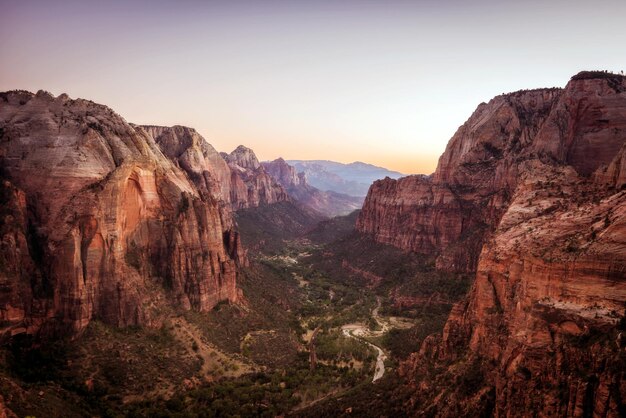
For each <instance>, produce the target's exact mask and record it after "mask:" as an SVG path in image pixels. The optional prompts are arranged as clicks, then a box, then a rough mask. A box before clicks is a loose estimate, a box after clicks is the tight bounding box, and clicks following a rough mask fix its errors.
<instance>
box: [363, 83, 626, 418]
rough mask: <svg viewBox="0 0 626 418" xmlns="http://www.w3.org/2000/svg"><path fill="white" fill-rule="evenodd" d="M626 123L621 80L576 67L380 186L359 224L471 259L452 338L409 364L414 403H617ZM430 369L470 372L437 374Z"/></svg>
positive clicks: (468, 412) (455, 409)
mask: <svg viewBox="0 0 626 418" xmlns="http://www.w3.org/2000/svg"><path fill="white" fill-rule="evenodd" d="M625 123H626V79H625V78H624V77H620V76H613V77H608V78H607V77H606V76H602V77H588V78H582V79H581V78H577V77H574V78H573V79H572V81H570V82H569V83H568V85H567V86H566V87H565V89H563V90H538V91H528V92H520V93H513V94H511V95H505V96H498V97H496V98H495V99H493V100H492V101H490V102H489V103H488V104H481V105H480V106H479V107H478V109H477V110H476V111H475V113H474V114H473V115H472V116H471V117H470V119H469V120H468V121H467V122H466V123H465V124H464V125H463V126H462V127H461V128H459V130H458V131H457V133H456V134H455V136H454V137H453V138H452V139H451V140H450V142H449V144H448V146H447V148H446V151H445V153H444V154H443V155H442V157H441V158H440V160H439V166H438V167H437V171H436V172H435V173H434V174H433V176H431V177H417V176H416V177H409V178H404V179H400V180H397V181H393V180H383V181H380V182H377V183H375V184H374V185H373V186H372V188H371V189H370V193H369V195H368V197H367V200H366V203H365V206H364V210H363V212H362V215H361V217H360V218H359V221H358V224H357V225H358V227H359V229H360V230H362V231H364V232H368V233H371V234H373V236H374V237H375V238H376V239H378V240H380V241H383V242H388V243H391V244H393V245H396V246H399V247H401V248H404V249H407V250H412V251H416V252H422V253H426V254H435V255H438V256H439V258H438V260H437V265H438V267H440V268H443V269H459V268H461V269H464V270H470V271H472V270H475V271H476V279H475V282H474V284H473V286H472V289H471V291H470V293H469V296H468V299H467V300H466V301H463V302H462V303H459V304H458V305H456V306H455V307H454V308H453V310H452V312H451V314H450V317H449V319H448V321H447V324H446V326H445V329H444V332H443V335H441V336H431V337H429V338H427V339H426V340H425V341H424V344H423V345H422V347H421V350H420V352H419V353H415V354H414V355H413V356H412V358H411V359H410V360H409V361H407V362H406V363H405V364H404V365H403V367H402V373H403V375H404V376H405V377H406V378H407V379H408V381H409V382H410V383H409V384H411V385H413V386H414V388H415V397H414V399H413V400H412V403H413V407H415V408H417V409H420V410H422V411H423V412H424V411H428V413H429V414H435V415H438V416H474V415H476V414H478V412H477V411H483V412H485V411H487V413H489V414H493V415H495V416H532V415H535V414H539V415H540V416H599V417H612V416H619V415H620V414H621V413H623V411H624V401H623V400H624V399H626V386H625V385H624V383H623V382H624V381H626V380H625V376H624V372H625V370H626V361H625V360H626V359H625V358H624V356H623V351H624V347H625V346H626V345H625V344H624V341H623V337H622V336H621V334H620V333H621V332H623V330H622V329H620V327H623V326H622V325H619V321H620V318H621V317H622V316H623V315H624V307H625V303H626V190H623V185H624V184H625V182H624V157H625V154H624V152H625V151H624V149H625V148H624V147H625V144H626V125H625ZM459 243H461V244H462V245H463V248H458V244H459ZM468 243H469V244H468ZM461 251H465V253H466V257H465V258H460V257H459V256H458V254H460V253H461ZM470 364H476V365H479V366H476V367H470V366H469V365H470ZM433 366H434V367H436V368H439V369H438V370H440V372H439V374H438V376H443V375H445V376H447V377H446V379H448V380H449V381H455V382H461V384H459V385H457V386H454V387H452V388H450V387H449V385H448V387H447V389H446V388H445V387H444V386H445V385H444V386H441V385H440V384H441V383H442V382H437V376H433V375H432V374H430V372H429V370H433ZM442 370H443V371H442ZM424 376H429V377H427V378H425V377H424ZM476 376H480V378H477V377H476ZM468 381H470V382H472V383H471V384H470V385H469V386H467V384H466V383H465V386H464V383H463V382H468Z"/></svg>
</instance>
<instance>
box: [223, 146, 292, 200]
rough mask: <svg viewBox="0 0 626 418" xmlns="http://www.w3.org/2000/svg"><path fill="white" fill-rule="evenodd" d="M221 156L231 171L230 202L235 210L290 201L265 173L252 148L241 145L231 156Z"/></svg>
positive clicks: (275, 182) (283, 191) (285, 193)
mask: <svg viewBox="0 0 626 418" xmlns="http://www.w3.org/2000/svg"><path fill="white" fill-rule="evenodd" d="M221 155H222V157H223V158H224V159H225V160H226V161H227V163H228V166H229V167H230V169H231V189H230V200H231V203H232V205H233V209H235V210H238V209H245V208H252V207H257V206H260V205H269V204H272V203H277V202H285V201H289V200H290V198H289V195H288V194H287V192H286V191H285V189H284V188H283V187H282V186H281V185H280V184H279V183H278V182H277V181H276V180H275V179H274V178H272V176H270V175H269V174H268V173H267V172H266V171H265V169H264V168H263V167H262V166H261V163H259V160H258V159H257V157H256V155H255V154H254V151H252V150H251V149H250V148H246V147H244V146H243V145H240V146H239V147H237V148H236V149H235V150H234V151H233V152H231V153H230V154H226V153H222V154H221Z"/></svg>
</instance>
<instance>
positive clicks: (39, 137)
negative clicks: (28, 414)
mask: <svg viewBox="0 0 626 418" xmlns="http://www.w3.org/2000/svg"><path fill="white" fill-rule="evenodd" d="M0 135H1V141H0V158H1V166H2V173H0V174H1V175H2V180H1V181H2V184H1V189H2V190H1V193H2V196H3V205H2V212H3V213H2V215H3V217H2V219H1V220H0V222H1V224H0V234H1V237H0V240H1V245H2V251H1V260H0V261H1V264H0V283H1V288H2V292H1V294H0V318H1V320H2V325H1V327H0V335H1V336H2V338H4V339H6V338H8V337H10V336H12V335H17V334H29V335H39V336H42V335H46V336H47V335H75V334H77V333H80V332H81V331H82V330H83V329H84V328H85V327H86V326H87V324H88V323H89V322H90V321H91V320H92V319H99V320H102V321H104V322H107V323H110V324H113V325H117V326H125V325H139V324H142V325H151V324H152V323H154V322H155V321H158V320H159V312H160V311H161V310H162V309H161V308H162V307H163V306H164V304H165V305H167V304H173V305H176V306H180V307H182V308H184V309H190V308H193V309H197V310H201V311H206V310H209V309H211V308H212V307H213V306H215V305H216V304H217V303H218V302H219V301H221V300H230V301H235V300H237V299H238V297H239V293H238V290H237V287H236V277H237V263H238V261H241V259H242V252H241V248H240V244H239V239H238V234H237V232H236V231H235V229H234V226H233V221H232V217H231V216H230V210H229V209H228V210H227V209H226V208H225V207H224V205H223V204H222V203H220V202H221V200H222V198H223V194H224V193H225V188H223V187H221V186H220V184H219V179H220V176H222V177H223V176H224V175H225V174H224V173H223V172H222V171H221V170H222V169H223V167H224V165H223V164H222V165H221V166H220V163H219V161H218V160H217V159H216V158H215V155H213V154H212V153H211V150H212V148H207V147H204V148H202V147H203V146H204V145H203V144H202V143H201V141H199V140H198V138H197V134H195V132H193V131H192V130H185V128H173V129H172V130H171V132H170V133H169V134H168V135H170V136H169V137H168V138H169V141H168V140H166V138H165V137H164V136H163V135H159V133H158V132H157V129H156V128H154V129H152V128H151V129H143V128H140V127H135V126H132V125H129V124H128V123H126V122H125V121H124V120H123V119H122V118H121V117H119V116H118V115H117V114H115V113H114V112H113V111H112V110H111V109H109V108H107V107H105V106H102V105H98V104H95V103H93V102H90V101H86V100H80V99H79V100H71V99H70V98H68V97H67V96H66V95H61V96H59V97H53V96H52V95H50V94H48V93H46V92H43V91H40V92H38V93H37V94H36V95H33V94H32V93H28V92H23V91H13V92H7V93H2V94H0ZM154 136H159V137H160V139H161V145H162V147H163V150H164V151H165V153H166V154H167V156H166V155H165V154H164V153H163V152H162V150H161V147H160V146H159V144H157V142H155V140H154ZM174 136H176V137H175V139H173V138H174ZM185 141H187V142H188V143H191V144H192V145H194V146H192V147H191V148H187V149H186V150H183V149H182V148H176V147H179V146H180V144H183V143H185ZM190 149H191V151H190ZM185 152H186V154H185ZM181 153H182V154H184V155H182V154H181ZM175 155H176V157H177V158H178V161H180V165H181V167H183V168H184V170H186V171H187V172H188V173H194V172H195V171H194V170H195V168H196V166H197V163H198V159H199V158H200V157H203V158H205V159H208V160H212V162H211V165H212V166H213V167H214V169H213V172H211V173H210V175H209V176H205V177H204V178H202V179H200V178H195V179H194V182H191V181H190V180H189V178H190V177H193V176H187V175H185V172H184V171H183V170H181V169H180V168H179V167H178V166H177V164H173V163H172V161H171V160H170V159H168V157H170V158H173V156H175Z"/></svg>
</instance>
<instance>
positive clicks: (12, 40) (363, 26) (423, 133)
mask: <svg viewBox="0 0 626 418" xmlns="http://www.w3.org/2000/svg"><path fill="white" fill-rule="evenodd" d="M546 4H549V5H546ZM624 16H626V1H624V0H620V1H612V0H611V1H602V0H599V1H593V2H592V1H584V2H583V1H577V0H570V1H560V0H556V1H545V0H544V1H534V0H530V1H528V0H526V1H511V2H507V1H496V0H493V1H487V0H484V1H455V0H448V1H446V0H432V1H341V0H336V1H263V0H255V1H224V2H217V1H215V2H211V1H184V0H182V1H130V0H129V1H108V2H107V1H89V0H87V1H53V0H47V1H28V0H15V1H11V0H0V90H2V91H4V90H10V89H26V90H30V91H37V90H39V89H44V90H48V91H50V92H52V93H53V94H55V95H58V94H61V93H64V92H65V93H68V94H69V95H70V96H71V97H74V98H76V97H82V98H86V99H90V100H93V101H95V102H98V103H103V104H106V105H108V106H110V107H111V108H113V109H114V110H115V111H116V112H118V113H119V114H121V115H122V116H123V117H124V118H125V119H126V120H128V121H129V122H133V123H142V124H158V125H174V124H181V125H188V126H192V127H194V128H196V129H197V130H198V131H199V132H200V133H201V134H202V135H203V136H204V137H205V138H207V140H208V141H209V142H210V143H211V144H212V145H213V146H215V148H217V149H218V150H219V151H231V150H232V149H234V148H235V147H236V146H237V145H239V144H244V145H246V146H248V147H250V148H252V149H254V150H255V152H256V153H257V155H258V156H259V158H260V159H274V158H277V157H284V158H286V159H328V160H335V161H341V162H352V161H356V160H359V161H365V162H368V163H373V164H376V165H382V166H385V167H387V168H391V169H395V170H398V171H401V172H404V173H430V172H432V171H433V170H434V168H435V165H436V163H437V158H438V156H439V155H440V154H441V153H442V152H443V150H444V148H445V145H446V143H447V141H448V139H449V138H450V137H451V136H452V134H453V133H454V132H455V130H456V129H457V128H458V127H459V125H461V124H462V123H463V122H464V121H465V120H466V119H467V118H468V117H469V116H470V114H471V112H472V111H473V110H474V109H475V107H476V106H477V105H478V104H479V103H480V102H483V101H488V100H489V99H491V98H492V97H493V96H494V95H497V94H500V93H504V92H509V91H514V90H519V89H522V88H536V87H552V86H564V85H565V83H566V82H567V80H569V77H570V76H572V75H573V74H575V73H577V72H578V71H580V70H583V69H608V70H613V71H618V72H619V71H620V70H626V25H625V24H624Z"/></svg>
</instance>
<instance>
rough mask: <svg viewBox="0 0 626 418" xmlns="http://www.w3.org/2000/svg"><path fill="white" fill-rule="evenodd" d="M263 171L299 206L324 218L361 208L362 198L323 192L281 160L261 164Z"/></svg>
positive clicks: (302, 174)
mask: <svg viewBox="0 0 626 418" xmlns="http://www.w3.org/2000/svg"><path fill="white" fill-rule="evenodd" d="M261 164H262V166H263V168H264V169H265V171H266V172H267V173H268V174H269V175H270V176H272V177H273V178H274V179H276V181H277V182H278V183H279V184H280V185H281V186H283V187H284V188H285V190H286V191H287V193H289V195H290V196H291V197H293V198H294V199H296V200H297V201H298V202H299V203H300V204H302V205H303V206H305V207H306V208H308V209H312V210H313V211H315V212H318V213H321V214H323V215H325V216H329V217H333V216H338V215H347V214H348V213H350V212H353V211H355V210H357V209H360V208H361V204H362V203H363V202H362V198H360V197H355V196H348V195H345V194H340V193H335V192H331V191H328V192H323V191H321V190H319V189H317V188H315V187H313V186H311V185H309V184H308V182H307V179H306V176H305V174H304V173H297V172H296V169H295V167H293V166H291V165H289V164H287V162H285V160H283V159H282V158H278V159H276V160H274V161H269V162H263V163H261Z"/></svg>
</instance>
